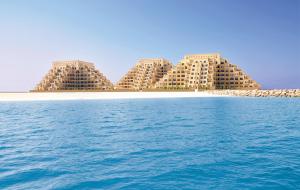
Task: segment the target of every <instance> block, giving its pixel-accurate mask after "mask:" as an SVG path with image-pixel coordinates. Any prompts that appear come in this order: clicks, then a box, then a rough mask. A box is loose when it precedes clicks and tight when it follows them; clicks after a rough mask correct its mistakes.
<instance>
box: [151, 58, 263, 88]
mask: <svg viewBox="0 0 300 190" xmlns="http://www.w3.org/2000/svg"><path fill="white" fill-rule="evenodd" d="M155 88H156V89H170V90H171V89H187V90H195V89H199V90H201V89H203V90H212V89H259V88H260V85H259V84H258V83H257V82H255V81H254V80H252V79H251V78H250V76H248V75H247V74H246V73H245V72H243V71H242V70H241V69H240V68H238V67H237V66H236V65H233V64H231V63H229V62H228V60H226V59H224V58H222V57H221V56H220V54H218V53H213V54H195V55H186V56H184V58H183V59H182V60H181V61H180V62H179V63H178V64H177V65H176V66H175V67H174V68H172V69H171V70H170V71H168V73H167V74H166V75H164V76H163V77H162V78H161V79H160V80H159V81H158V82H157V83H156V85H155Z"/></svg>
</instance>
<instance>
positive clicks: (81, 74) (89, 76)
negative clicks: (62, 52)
mask: <svg viewBox="0 0 300 190" xmlns="http://www.w3.org/2000/svg"><path fill="white" fill-rule="evenodd" d="M112 89H113V84H112V83H111V82H110V81H109V80H108V79H107V78H106V77H105V76H104V75H103V74H102V73H101V72H99V71H98V70H97V69H96V68H95V66H94V64H92V63H88V62H84V61H79V60H75V61H56V62H54V63H53V65H52V68H51V69H50V71H49V72H48V73H47V74H46V76H45V77H44V78H43V79H42V81H41V82H40V83H39V84H38V85H37V86H36V87H35V89H34V90H33V91H80V90H112Z"/></svg>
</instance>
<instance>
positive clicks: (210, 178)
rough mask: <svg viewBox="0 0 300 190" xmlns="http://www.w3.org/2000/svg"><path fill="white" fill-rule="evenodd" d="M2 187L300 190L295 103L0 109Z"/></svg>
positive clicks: (217, 101)
mask: <svg viewBox="0 0 300 190" xmlns="http://www.w3.org/2000/svg"><path fill="white" fill-rule="evenodd" d="M0 189H14V190H15V189H26V190H27V189H143V190H150V189H159V190H161V189H162V190H163V189H170V190H176V189H180V190H182V189H222V190H223V189H264V190H265V189H280V190H281V189H300V99H299V98H294V99H293V98H228V97H226V98H178V99H144V100H141V99H140V100H97V101H52V102H51V101H40V102H2V103H0Z"/></svg>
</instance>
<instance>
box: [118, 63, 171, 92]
mask: <svg viewBox="0 0 300 190" xmlns="http://www.w3.org/2000/svg"><path fill="white" fill-rule="evenodd" d="M170 69H172V64H171V63H170V62H169V61H168V60H165V59H141V60H140V61H138V63H137V64H136V65H135V66H134V67H133V68H132V69H130V70H129V71H128V72H127V73H126V75H125V76H123V77H122V78H121V80H120V81H119V82H118V83H117V84H116V87H115V89H117V90H145V89H153V88H155V84H156V83H157V82H158V81H159V80H160V79H161V78H162V77H163V76H164V75H166V74H167V72H168V71H169V70H170Z"/></svg>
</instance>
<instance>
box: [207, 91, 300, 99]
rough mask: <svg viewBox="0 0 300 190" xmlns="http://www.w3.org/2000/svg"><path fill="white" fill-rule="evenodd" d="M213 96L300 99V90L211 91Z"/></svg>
mask: <svg viewBox="0 0 300 190" xmlns="http://www.w3.org/2000/svg"><path fill="white" fill-rule="evenodd" d="M208 92H209V93H211V94H217V95H228V96H250V97H300V89H274V90H211V91H208Z"/></svg>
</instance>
